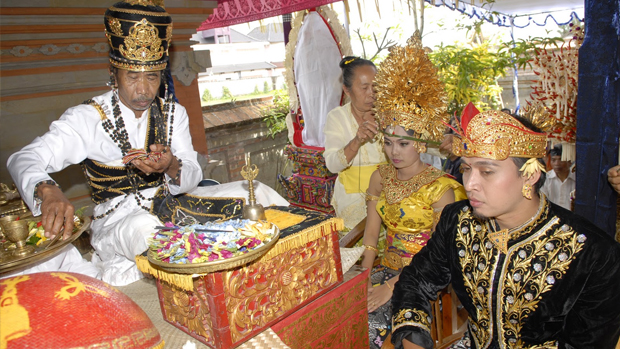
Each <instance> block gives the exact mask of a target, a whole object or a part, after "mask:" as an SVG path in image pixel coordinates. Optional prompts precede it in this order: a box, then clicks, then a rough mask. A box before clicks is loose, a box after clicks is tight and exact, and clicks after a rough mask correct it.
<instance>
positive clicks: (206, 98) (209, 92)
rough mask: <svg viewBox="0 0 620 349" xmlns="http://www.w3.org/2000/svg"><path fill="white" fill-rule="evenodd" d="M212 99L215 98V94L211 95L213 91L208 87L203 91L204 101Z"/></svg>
mask: <svg viewBox="0 0 620 349" xmlns="http://www.w3.org/2000/svg"><path fill="white" fill-rule="evenodd" d="M212 100H213V96H212V95H211V91H209V89H208V88H206V89H205V91H204V92H203V93H202V101H203V102H210V101H212Z"/></svg>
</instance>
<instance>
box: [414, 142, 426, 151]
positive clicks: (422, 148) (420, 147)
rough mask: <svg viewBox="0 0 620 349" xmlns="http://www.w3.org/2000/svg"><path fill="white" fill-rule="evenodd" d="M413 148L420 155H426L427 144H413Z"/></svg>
mask: <svg viewBox="0 0 620 349" xmlns="http://www.w3.org/2000/svg"><path fill="white" fill-rule="evenodd" d="M413 147H414V148H415V150H416V151H417V152H418V153H420V154H421V153H426V143H422V142H417V141H416V142H413Z"/></svg>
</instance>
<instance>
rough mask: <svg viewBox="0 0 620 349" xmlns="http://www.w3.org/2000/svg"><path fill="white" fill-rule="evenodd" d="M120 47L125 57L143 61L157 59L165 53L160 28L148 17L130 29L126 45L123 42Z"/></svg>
mask: <svg viewBox="0 0 620 349" xmlns="http://www.w3.org/2000/svg"><path fill="white" fill-rule="evenodd" d="M118 49H119V51H120V52H121V54H122V55H123V56H124V57H125V58H127V59H131V60H138V61H141V62H151V61H157V60H159V59H161V58H162V56H163V55H164V53H165V51H164V48H163V47H162V45H161V39H160V38H159V30H158V29H157V28H155V26H154V25H153V24H151V23H149V21H147V20H146V18H143V19H142V20H141V21H140V22H138V23H136V24H134V26H133V27H131V29H129V35H128V36H127V37H126V38H125V40H124V45H123V44H121V45H120V46H119V48H118Z"/></svg>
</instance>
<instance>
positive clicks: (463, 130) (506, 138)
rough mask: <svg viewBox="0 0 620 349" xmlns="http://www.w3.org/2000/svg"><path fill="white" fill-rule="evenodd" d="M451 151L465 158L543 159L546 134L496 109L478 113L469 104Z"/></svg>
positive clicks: (464, 111)
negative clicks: (531, 128)
mask: <svg viewBox="0 0 620 349" xmlns="http://www.w3.org/2000/svg"><path fill="white" fill-rule="evenodd" d="M455 131H456V133H457V134H456V139H455V140H454V142H453V143H452V153H453V154H454V155H457V156H464V157H481V158H487V159H493V160H504V159H506V158H508V157H517V158H542V157H544V156H545V154H546V147H547V135H546V134H545V133H539V132H534V131H532V130H530V129H528V128H526V127H525V126H523V124H522V123H520V122H519V121H518V120H517V119H515V118H514V117H513V116H512V115H510V114H506V113H502V112H500V111H496V110H489V111H485V112H482V113H481V112H480V111H478V109H476V107H475V106H474V105H473V104H472V103H469V104H468V105H467V106H466V107H465V109H464V110H463V115H462V116H461V124H460V129H459V130H455Z"/></svg>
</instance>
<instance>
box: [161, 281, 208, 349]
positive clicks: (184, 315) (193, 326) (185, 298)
mask: <svg viewBox="0 0 620 349" xmlns="http://www.w3.org/2000/svg"><path fill="white" fill-rule="evenodd" d="M202 282H204V280H203V278H202V277H200V278H197V279H195V280H194V283H195V285H194V290H195V291H194V292H188V291H185V290H182V289H178V288H176V287H174V286H170V285H168V284H167V283H165V282H161V281H160V285H161V291H162V298H163V300H164V312H165V317H166V320H168V321H170V322H173V323H175V322H176V323H177V324H180V325H182V326H184V327H186V328H187V329H188V330H189V331H190V332H192V333H194V334H197V335H199V336H201V337H203V338H204V340H205V342H207V343H214V336H213V327H212V322H211V310H210V308H209V303H208V301H207V294H206V293H205V292H206V287H201V286H200V285H198V284H196V283H202Z"/></svg>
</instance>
